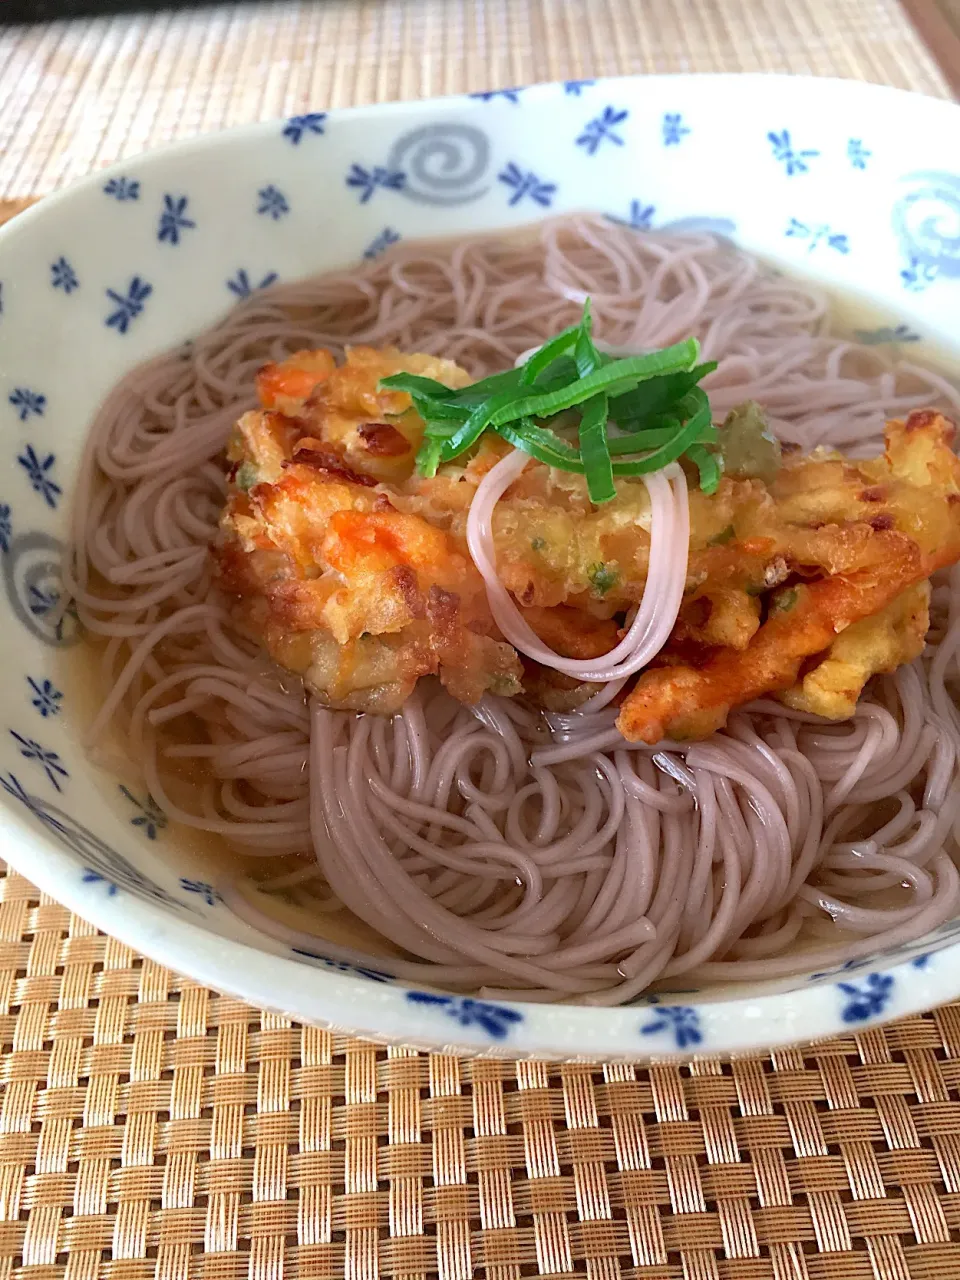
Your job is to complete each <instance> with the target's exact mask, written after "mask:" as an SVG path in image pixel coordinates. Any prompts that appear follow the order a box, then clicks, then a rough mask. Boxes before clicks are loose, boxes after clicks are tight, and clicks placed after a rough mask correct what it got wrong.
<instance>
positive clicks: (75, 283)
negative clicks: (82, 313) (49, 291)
mask: <svg viewBox="0 0 960 1280" xmlns="http://www.w3.org/2000/svg"><path fill="white" fill-rule="evenodd" d="M50 283H51V284H52V285H53V287H54V289H62V290H63V292H64V293H67V294H70V293H73V291H74V289H79V288H80V281H79V280H78V279H77V273H76V272H75V271H74V269H73V267H71V265H70V263H69V262H68V261H67V260H66V258H64V257H62V256H61V257H59V258H58V259H57V260H56V262H52V263H51V264H50Z"/></svg>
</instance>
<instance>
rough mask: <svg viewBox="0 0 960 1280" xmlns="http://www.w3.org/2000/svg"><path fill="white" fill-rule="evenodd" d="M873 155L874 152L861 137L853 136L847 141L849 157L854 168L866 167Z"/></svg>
mask: <svg viewBox="0 0 960 1280" xmlns="http://www.w3.org/2000/svg"><path fill="white" fill-rule="evenodd" d="M872 155H873V152H872V151H868V150H867V148H866V147H865V146H864V145H863V143H862V142H861V140H860V139H859V138H851V139H850V141H849V142H848V143H847V159H848V160H849V161H850V164H851V165H852V166H853V168H854V169H865V168H866V167H867V161H868V160H869V159H870V157H871V156H872Z"/></svg>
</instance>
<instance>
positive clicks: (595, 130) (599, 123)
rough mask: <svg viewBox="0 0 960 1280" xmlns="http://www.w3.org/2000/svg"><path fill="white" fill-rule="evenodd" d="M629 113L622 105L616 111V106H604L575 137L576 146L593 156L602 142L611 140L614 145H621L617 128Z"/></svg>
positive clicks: (621, 138)
mask: <svg viewBox="0 0 960 1280" xmlns="http://www.w3.org/2000/svg"><path fill="white" fill-rule="evenodd" d="M629 115H630V112H629V111H628V110H627V109H626V108H625V107H624V108H623V109H622V110H620V111H618V110H617V109H616V107H604V109H603V111H602V112H601V113H600V115H598V116H597V117H595V119H593V120H590V121H589V122H588V123H587V124H586V126H585V127H584V130H583V133H581V134H580V136H579V137H578V138H577V146H578V147H583V149H584V151H586V153H587V155H588V156H595V155H596V154H597V151H598V150H599V148H600V146H601V144H602V143H603V142H605V141H606V142H612V143H613V144H614V146H617V147H622V146H623V137H622V136H621V135H620V134H619V133H618V132H617V129H618V127H619V126H620V125H622V124H623V122H624V121H625V120H626V119H627V117H628V116H629Z"/></svg>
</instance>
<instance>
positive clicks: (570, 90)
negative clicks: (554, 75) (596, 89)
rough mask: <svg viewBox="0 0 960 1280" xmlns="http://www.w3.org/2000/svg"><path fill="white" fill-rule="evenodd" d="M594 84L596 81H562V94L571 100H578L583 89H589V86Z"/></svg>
mask: <svg viewBox="0 0 960 1280" xmlns="http://www.w3.org/2000/svg"><path fill="white" fill-rule="evenodd" d="M596 83H597V82H596V80H564V82H563V92H564V93H566V94H569V95H570V97H572V98H579V97H580V95H581V94H582V93H583V91H584V89H589V88H590V86H591V85H593V84H596Z"/></svg>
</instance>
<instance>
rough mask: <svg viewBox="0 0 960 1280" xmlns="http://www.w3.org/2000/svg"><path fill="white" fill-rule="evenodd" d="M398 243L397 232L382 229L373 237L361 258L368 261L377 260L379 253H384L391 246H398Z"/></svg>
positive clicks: (387, 228)
mask: <svg viewBox="0 0 960 1280" xmlns="http://www.w3.org/2000/svg"><path fill="white" fill-rule="evenodd" d="M399 241H400V232H399V231H394V230H393V228H392V227H384V228H383V230H382V231H381V232H380V234H379V235H377V236H374V238H373V239H372V240H371V241H370V243H369V244H368V245H367V247H366V248H365V249H364V251H363V256H364V257H365V258H366V259H367V260H368V261H372V260H373V259H374V258H379V257H380V255H381V253H384V252H386V250H387V249H389V248H390V246H391V245H392V244H398V243H399Z"/></svg>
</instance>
